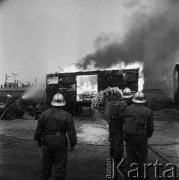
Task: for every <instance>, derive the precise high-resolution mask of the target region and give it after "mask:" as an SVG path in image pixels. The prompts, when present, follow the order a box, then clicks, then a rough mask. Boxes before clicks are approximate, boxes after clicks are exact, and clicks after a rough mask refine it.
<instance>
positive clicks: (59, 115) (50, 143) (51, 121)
mask: <svg viewBox="0 0 179 180" xmlns="http://www.w3.org/2000/svg"><path fill="white" fill-rule="evenodd" d="M65 104H66V102H65V99H64V97H63V95H62V94H59V93H57V94H56V95H54V97H53V100H52V103H51V105H52V106H53V107H52V108H50V109H48V110H46V111H44V112H43V113H42V114H41V115H40V117H39V120H38V124H37V128H36V131H35V134H34V139H35V140H36V141H37V142H38V143H39V144H41V143H42V144H43V152H42V171H41V176H40V179H41V180H48V179H49V178H50V176H51V169H52V167H53V165H55V180H65V176H66V165H67V155H68V139H69V142H70V151H73V150H74V149H75V145H76V143H77V137H76V131H75V126H74V121H73V118H72V116H71V114H69V113H67V112H66V111H64V110H63V109H62V107H63V106H64V105H65ZM67 136H68V139H67ZM42 139H43V142H42Z"/></svg>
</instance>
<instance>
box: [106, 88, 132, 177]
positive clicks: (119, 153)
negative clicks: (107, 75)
mask: <svg viewBox="0 0 179 180" xmlns="http://www.w3.org/2000/svg"><path fill="white" fill-rule="evenodd" d="M132 96H133V95H132V92H131V90H130V89H129V88H125V89H124V90H123V94H122V98H123V99H122V100H121V101H120V102H119V103H118V113H117V117H116V118H115V117H112V118H111V119H110V122H109V133H110V158H113V160H114V164H115V167H116V166H117V165H118V164H119V162H120V161H121V159H122V157H123V152H124V147H123V146H124V145H123V138H124V133H123V121H124V112H125V108H126V107H127V106H128V105H129V104H131V101H132ZM113 179H117V172H116V168H115V172H114V177H113Z"/></svg>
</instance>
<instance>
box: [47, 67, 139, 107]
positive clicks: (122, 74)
mask: <svg viewBox="0 0 179 180" xmlns="http://www.w3.org/2000/svg"><path fill="white" fill-rule="evenodd" d="M138 79H139V69H125V70H97V71H83V72H70V73H55V74H47V76H46V103H47V105H50V103H51V101H52V97H53V95H54V94H55V93H57V92H59V93H62V94H63V95H64V96H65V99H66V101H67V108H73V109H75V108H76V110H77V109H79V108H80V107H82V106H90V104H91V100H92V98H93V97H94V96H96V95H97V94H98V91H101V90H104V89H106V88H107V87H109V86H110V87H118V88H120V89H124V88H126V87H129V88H130V89H131V90H132V91H133V92H136V91H137V90H138Z"/></svg>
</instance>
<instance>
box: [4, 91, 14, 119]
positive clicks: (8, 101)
mask: <svg viewBox="0 0 179 180" xmlns="http://www.w3.org/2000/svg"><path fill="white" fill-rule="evenodd" d="M12 103H13V98H12V95H11V94H7V99H6V106H5V109H7V111H6V113H5V119H7V120H12V119H14V117H15V113H14V110H13V108H12V107H11V105H12Z"/></svg>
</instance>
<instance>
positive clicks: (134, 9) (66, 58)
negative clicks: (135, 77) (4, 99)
mask: <svg viewBox="0 0 179 180" xmlns="http://www.w3.org/2000/svg"><path fill="white" fill-rule="evenodd" d="M162 1H163V2H167V0H166V1H165V0H155V1H154V0H151V1H150V3H149V1H147V0H50V1H49V0H3V1H1V2H0V84H4V81H5V74H8V76H11V77H9V79H8V80H9V81H13V80H14V79H13V78H14V76H13V75H12V73H14V74H17V75H16V80H20V81H21V82H24V83H25V82H27V81H29V82H30V83H34V82H35V79H36V78H37V81H38V82H45V75H46V74H47V73H49V72H54V71H55V70H57V69H59V68H61V67H68V66H70V65H71V64H73V63H78V62H81V60H82V59H83V58H85V57H86V55H88V54H90V53H92V52H95V50H96V48H98V49H99V48H101V47H102V46H105V45H106V44H105V43H106V42H110V39H111V38H107V41H105V42H104V41H103V42H102V44H100V46H99V43H98V40H99V39H100V37H112V39H114V38H117V39H118V41H123V39H124V37H125V36H126V34H127V33H128V32H129V31H130V28H131V26H132V25H134V22H136V16H138V12H139V11H140V12H143V13H142V15H143V16H148V15H150V14H152V13H153V12H156V4H157V6H158V7H160V4H159V3H160V2H162ZM168 1H169V0H168ZM171 1H175V0H171ZM163 2H162V3H163ZM164 6H165V5H164ZM158 10H159V11H160V10H161V9H160V8H159V9H158ZM137 19H139V18H137ZM114 34H115V36H114ZM108 35H109V36H108ZM100 42H101V41H100ZM109 61H110V60H109Z"/></svg>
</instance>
